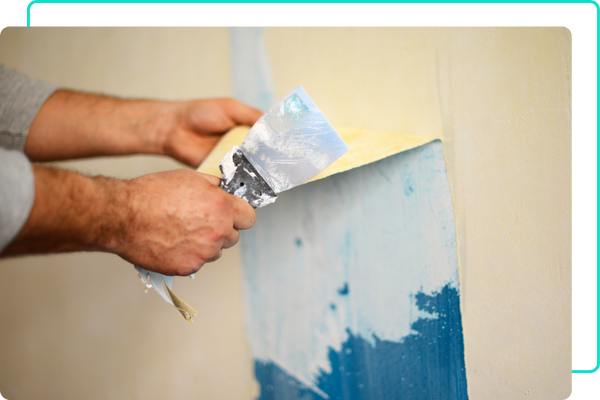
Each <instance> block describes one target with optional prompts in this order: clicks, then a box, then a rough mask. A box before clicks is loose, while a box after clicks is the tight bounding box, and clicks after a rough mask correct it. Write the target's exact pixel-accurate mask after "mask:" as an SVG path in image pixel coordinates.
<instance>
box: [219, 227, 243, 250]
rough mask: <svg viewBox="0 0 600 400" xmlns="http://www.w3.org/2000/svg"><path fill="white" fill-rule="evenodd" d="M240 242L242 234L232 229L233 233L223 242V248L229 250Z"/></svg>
mask: <svg viewBox="0 0 600 400" xmlns="http://www.w3.org/2000/svg"><path fill="white" fill-rule="evenodd" d="M239 240H240V232H239V231H238V230H236V229H232V231H231V233H230V234H229V235H228V236H227V237H226V238H225V240H223V248H224V249H229V248H230V247H233V246H235V245H236V244H237V242H238V241H239Z"/></svg>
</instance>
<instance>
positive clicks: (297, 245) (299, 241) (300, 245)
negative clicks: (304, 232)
mask: <svg viewBox="0 0 600 400" xmlns="http://www.w3.org/2000/svg"><path fill="white" fill-rule="evenodd" d="M296 247H302V239H300V238H296Z"/></svg>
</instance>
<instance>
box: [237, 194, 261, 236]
mask: <svg viewBox="0 0 600 400" xmlns="http://www.w3.org/2000/svg"><path fill="white" fill-rule="evenodd" d="M233 197H234V202H233V207H234V213H233V228H234V229H237V230H244V229H250V228H252V227H253V226H254V222H255V221H256V212H255V211H254V208H252V206H251V205H250V204H249V203H248V202H247V201H246V200H242V199H240V198H239V197H235V196H233Z"/></svg>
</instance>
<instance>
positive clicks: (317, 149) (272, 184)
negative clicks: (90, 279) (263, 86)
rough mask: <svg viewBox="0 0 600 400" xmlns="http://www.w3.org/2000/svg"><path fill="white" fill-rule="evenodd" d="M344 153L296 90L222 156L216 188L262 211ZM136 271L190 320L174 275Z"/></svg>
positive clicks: (305, 96)
mask: <svg viewBox="0 0 600 400" xmlns="http://www.w3.org/2000/svg"><path fill="white" fill-rule="evenodd" d="M346 151H348V146H346V144H345V143H344V141H343V140H342V138H340V136H339V135H338V134H337V132H336V131H335V129H333V127H332V126H331V124H330V123H329V122H328V121H327V119H326V118H325V116H324V115H323V114H322V113H321V111H320V110H319V109H318V108H317V106H316V105H315V103H314V102H313V101H312V100H311V98H310V97H309V96H308V94H307V93H306V92H305V91H304V89H303V88H302V86H298V87H296V88H295V89H294V90H292V91H291V92H290V93H288V94H287V95H286V96H285V97H284V98H283V99H281V100H279V101H278V102H277V103H276V104H275V105H274V106H272V107H271V108H270V109H269V110H268V111H267V112H266V113H265V114H264V115H263V116H262V117H261V118H260V119H259V120H258V121H257V122H256V124H254V126H253V127H252V129H250V132H248V135H247V136H246V138H245V139H244V141H243V142H242V144H241V146H240V147H237V146H233V148H231V150H229V152H228V153H227V154H226V155H225V157H223V160H222V161H221V164H220V165H219V169H220V170H221V175H222V180H221V184H220V187H221V188H223V189H224V190H226V191H227V192H228V193H231V194H233V195H235V196H237V197H240V198H242V199H244V200H246V201H247V202H248V203H250V205H251V206H252V207H254V208H260V207H264V206H266V205H268V204H271V203H273V202H274V201H275V200H277V194H279V193H281V192H283V191H285V190H289V189H291V188H293V187H295V186H298V185H301V184H302V183H304V182H306V181H308V180H309V179H311V178H312V177H314V176H315V175H317V174H318V173H319V172H321V171H322V170H324V169H325V168H327V167H328V166H329V165H330V164H331V163H333V162H334V161H335V160H337V159H338V158H339V157H341V156H342V155H343V154H344V153H345V152H346ZM135 268H136V269H137V271H138V273H139V275H140V278H141V279H142V282H144V284H146V286H147V287H148V288H150V287H154V289H155V290H156V291H157V292H158V293H159V294H160V295H161V296H162V297H163V299H165V301H167V302H168V303H170V304H171V305H173V306H174V307H176V308H177V309H178V310H179V311H180V312H181V313H182V314H183V316H184V317H185V318H186V319H187V320H188V321H191V320H192V317H194V316H195V315H196V311H194V310H193V309H192V308H191V307H190V306H189V305H188V304H186V303H185V302H184V301H182V300H181V299H179V298H178V297H177V296H176V295H175V294H174V293H173V292H172V291H171V287H172V284H173V277H168V276H164V275H161V274H158V273H155V272H150V271H147V270H145V269H143V268H141V267H138V266H136V267H135ZM163 286H164V287H163Z"/></svg>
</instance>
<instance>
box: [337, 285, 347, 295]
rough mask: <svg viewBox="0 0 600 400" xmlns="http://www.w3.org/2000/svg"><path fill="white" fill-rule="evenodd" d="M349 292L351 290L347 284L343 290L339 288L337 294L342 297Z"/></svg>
mask: <svg viewBox="0 0 600 400" xmlns="http://www.w3.org/2000/svg"><path fill="white" fill-rule="evenodd" d="M349 291H350V289H349V288H348V282H345V283H344V286H342V287H341V288H339V289H338V291H337V292H338V294H339V295H341V296H346V295H347V294H348V292H349Z"/></svg>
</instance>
